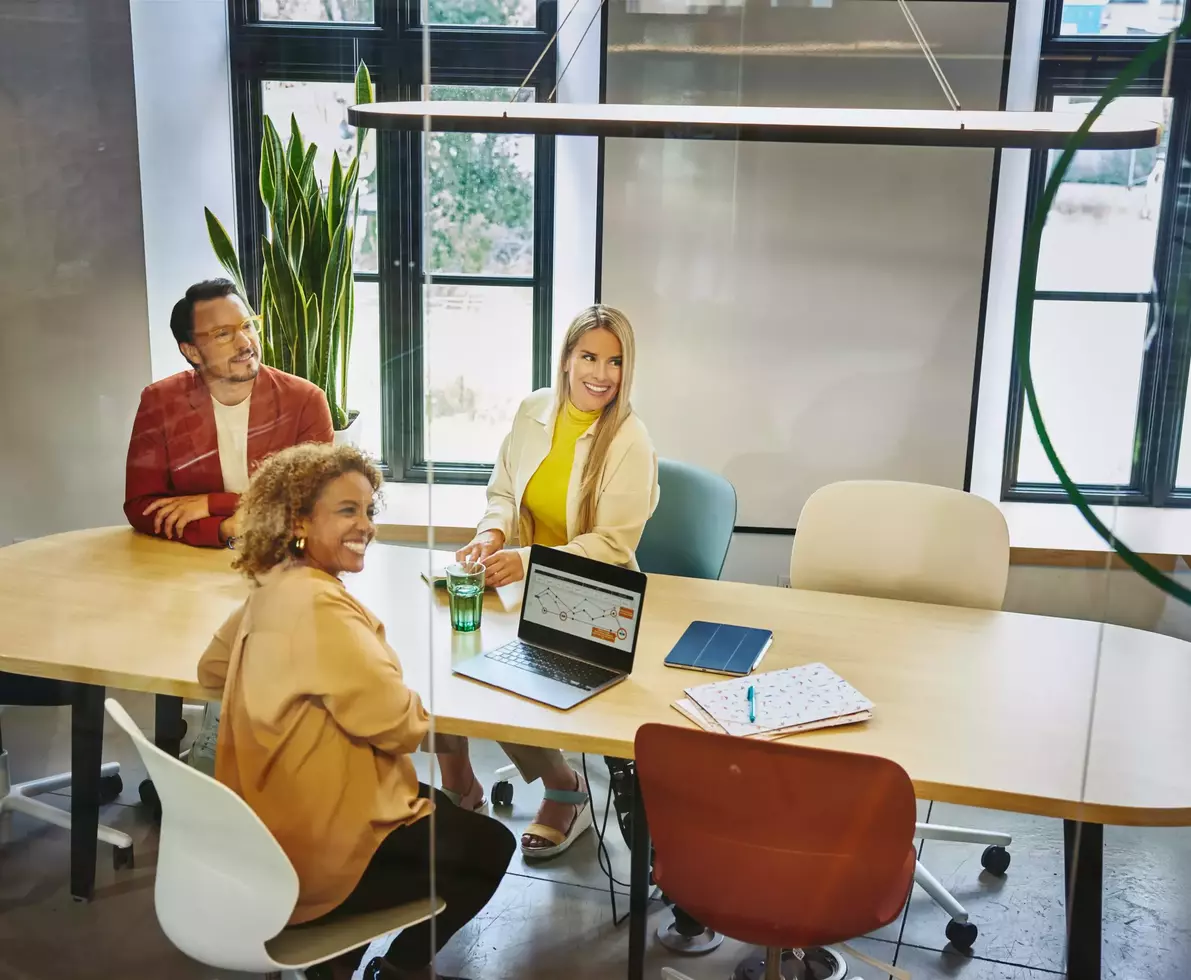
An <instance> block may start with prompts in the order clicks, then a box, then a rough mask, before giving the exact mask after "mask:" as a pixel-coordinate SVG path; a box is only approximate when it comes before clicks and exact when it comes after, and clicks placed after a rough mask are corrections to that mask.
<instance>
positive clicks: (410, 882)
mask: <svg viewBox="0 0 1191 980" xmlns="http://www.w3.org/2000/svg"><path fill="white" fill-rule="evenodd" d="M418 795H419V796H421V797H425V798H431V797H430V788H429V787H428V786H426V785H425V784H424V783H419V784H418ZM433 800H434V804H435V806H434V813H433V815H432V816H430V817H425V818H423V819H422V820H418V821H417V822H415V823H412V824H409V825H407V826H405V827H400V828H398V829H397V830H394V831H393V832H392V833H391V834H389V836H388V837H386V838H385V839H384V841H382V842H381V845H380V847H379V848H377V851H376V854H374V855H373V857H372V860H371V861H370V862H369V864H368V867H367V868H366V869H365V871H364V876H363V877H362V878H361V879H360V883H359V884H358V885H356V887H355V890H354V891H353V892H352V893H351V894H350V895H349V896H348V897H347V899H346V900H345V901H344V903H343V904H342V905H340V906H339V907H338V908H336V909H335V910H334V911H333V912H331V913H329V916H327V917H324V918H323V919H320V920H316V921H320V922H325V921H326V918H328V917H330V916H337V915H355V914H358V913H361V912H372V911H375V910H378V909H385V908H391V907H392V906H394V905H401V904H403V903H405V902H413V901H416V900H417V899H419V898H426V897H427V896H429V895H430V863H431V860H433V862H434V872H435V877H434V890H435V894H437V895H439V896H441V897H442V899H443V900H444V901H445V902H446V903H447V907H446V908H445V909H444V910H443V911H442V912H441V913H440V914H439V915H437V916H435V918H434V919H433V920H428V921H426V922H423V923H421V924H419V925H416V926H411V927H410V928H408V929H405V930H403V931H402V932H401V933H400V934H398V936H397V938H396V939H394V940H393V943H392V945H391V946H389V951H388V953H386V954H385V959H386V960H388V961H389V962H390V963H392V964H393V965H394V966H396V967H400V968H401V969H404V970H417V969H420V968H422V967H425V966H427V965H428V964H429V963H430V962H431V961H432V960H433V959H434V954H435V953H437V952H438V951H439V950H440V949H442V948H443V947H444V946H445V945H446V944H447V942H448V941H449V940H450V938H451V937H452V936H453V935H455V933H457V932H458V931H459V930H460V929H461V928H462V927H463V926H464V925H466V924H467V923H468V922H470V921H471V920H472V919H474V918H475V917H476V915H478V914H479V912H480V910H481V909H482V908H483V907H484V906H485V905H487V904H488V901H489V899H491V898H492V896H493V895H494V894H495V892H496V889H497V888H498V887H499V886H500V880H501V878H503V877H504V873H505V871H506V870H507V869H508V866H509V862H510V861H511V860H512V859H513V851H514V849H515V848H516V846H517V842H516V839H515V838H514V837H513V835H512V834H511V833H510V832H509V830H508V829H507V828H506V827H505V826H504V825H503V824H501V823H499V822H498V821H496V820H493V819H492V818H491V817H486V816H484V815H483V814H482V813H473V812H471V811H468V810H464V809H462V808H461V807H457V806H455V804H453V803H452V802H451V801H450V800H448V799H447V798H446V797H445V796H443V794H442V793H440V792H438V791H437V790H435V791H434V796H433ZM431 821H433V822H434V854H433V856H432V855H431V850H430V837H431V830H430V828H431ZM431 922H433V936H434V940H433V944H432V943H431V929H432V926H431Z"/></svg>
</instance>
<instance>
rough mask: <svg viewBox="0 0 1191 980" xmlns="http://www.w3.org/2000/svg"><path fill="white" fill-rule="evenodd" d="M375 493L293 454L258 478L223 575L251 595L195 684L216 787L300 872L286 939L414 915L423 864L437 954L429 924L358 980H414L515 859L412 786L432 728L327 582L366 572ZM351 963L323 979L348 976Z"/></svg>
mask: <svg viewBox="0 0 1191 980" xmlns="http://www.w3.org/2000/svg"><path fill="white" fill-rule="evenodd" d="M380 484H381V474H380V472H379V470H377V468H376V466H375V465H373V463H372V462H371V461H370V460H369V459H368V458H367V457H366V456H364V455H363V454H361V453H360V452H359V451H358V450H356V449H354V448H352V447H350V446H332V445H316V444H313V443H311V444H306V445H301V446H295V447H293V448H291V449H286V450H283V451H282V452H280V453H278V454H277V455H275V456H273V457H271V458H269V459H268V460H266V461H265V462H264V463H263V464H262V465H261V466H260V468H259V469H258V470H257V471H256V473H255V474H254V475H253V477H252V481H251V483H250V484H249V486H248V490H247V491H246V492H245V494H244V495H243V497H242V498H241V501H240V512H239V530H240V535H239V537H238V540H237V551H238V554H237V557H236V559H235V562H234V565H235V567H237V568H239V569H240V570H241V571H242V572H244V573H245V574H246V575H247V576H248V577H249V578H250V579H252V581H253V583H254V585H255V588H254V589H253V591H252V593H251V595H250V596H249V597H248V599H247V601H245V603H244V604H243V606H241V607H240V608H239V609H238V610H237V611H236V612H234V613H233V614H232V615H231V616H230V617H229V618H228V620H227V622H226V623H224V624H223V626H222V627H220V629H219V631H218V632H217V633H216V635H215V638H214V639H213V640H212V641H211V645H210V646H209V647H208V648H207V650H206V652H205V653H204V654H203V657H202V660H201V661H200V662H199V682H200V683H201V684H202V685H203V687H205V688H207V689H209V690H212V691H219V692H221V693H222V697H223V716H222V719H221V723H220V726H219V741H218V747H217V751H216V756H215V776H216V778H217V779H218V780H219V781H220V782H221V783H223V784H225V785H226V786H228V787H229V788H230V789H232V790H233V791H234V792H235V793H236V794H237V795H239V796H240V797H242V798H243V799H244V800H245V802H247V803H248V805H249V806H250V807H252V809H253V811H254V812H255V813H256V814H257V816H259V817H260V818H261V820H262V821H263V822H264V824H265V826H267V827H268V828H269V830H270V831H271V832H272V834H273V836H274V837H276V838H277V841H278V843H279V844H280V845H281V847H282V849H283V850H284V851H285V853H286V854H287V855H288V856H289V859H290V861H291V862H292V863H293V865H294V868H295V870H296V871H297V873H298V882H299V889H298V903H297V906H296V908H295V909H294V914H293V916H292V918H291V919H290V922H291V924H300V923H305V922H311V921H313V920H316V919H321V918H322V917H323V916H327V915H334V914H336V913H341V914H355V913H360V912H365V911H371V910H376V909H383V908H388V907H391V906H394V905H399V904H402V903H404V902H409V901H414V900H416V899H419V898H425V897H427V896H428V895H429V894H430V881H429V877H430V866H431V862H432V861H433V864H434V867H435V872H436V883H435V885H436V891H437V893H438V894H439V895H441V896H442V897H443V899H444V900H445V901H446V903H447V907H446V909H445V910H444V911H443V912H442V913H441V914H440V915H439V916H438V917H437V921H436V923H435V928H434V930H433V935H434V939H435V946H434V947H433V948H432V947H431V935H432V931H431V926H430V923H429V922H424V923H422V924H420V925H417V926H413V927H411V928H409V929H406V930H405V931H403V932H402V933H401V934H400V935H399V936H398V937H397V938H396V939H395V940H394V941H393V943H392V945H391V946H390V947H389V950H388V952H387V953H386V954H385V956H384V958H383V960H382V959H377V960H373V961H372V963H370V964H369V966H368V973H367V975H368V976H369V977H376V978H379V977H390V976H391V977H402V978H419V977H423V976H425V977H430V976H432V975H433V973H432V969H431V966H430V964H431V961H432V960H433V956H434V954H435V953H436V952H437V951H438V949H441V948H442V946H443V945H444V944H445V943H446V942H447V940H448V939H450V938H451V936H452V935H454V933H455V932H457V931H458V930H459V928H460V927H461V926H463V925H464V924H465V923H467V922H468V921H470V920H471V919H472V918H473V917H474V916H475V915H476V914H477V913H478V912H479V911H480V910H481V909H482V908H483V907H484V906H485V905H486V904H487V903H488V900H489V899H490V898H491V897H492V895H493V893H494V892H495V891H496V889H497V887H498V885H499V884H500V880H501V878H502V876H503V875H504V872H505V869H506V868H507V867H508V865H509V861H510V860H511V859H512V856H513V849H514V846H515V843H514V840H513V837H512V835H511V834H510V833H509V831H508V830H506V829H505V828H504V827H502V826H501V825H500V824H499V823H497V822H496V821H495V820H492V819H490V818H488V817H486V816H483V815H482V814H478V813H474V812H470V811H466V810H462V809H460V808H458V807H456V806H453V805H452V804H451V803H450V802H448V801H447V800H446V798H445V797H443V796H442V795H441V794H437V793H436V794H435V797H436V798H435V799H434V800H433V802H432V800H431V793H430V790H429V788H428V787H427V786H426V785H425V784H421V783H419V782H418V779H417V776H416V775H415V773H414V767H413V764H412V762H411V760H410V753H411V752H414V751H415V750H416V749H417V748H418V746H419V745H420V744H421V742H422V739H423V736H425V735H426V732H427V730H428V728H429V716H428V715H427V713H426V710H425V708H423V706H422V702H421V699H420V698H419V697H418V695H417V693H416V692H414V691H411V690H410V689H409V688H408V687H406V686H405V683H404V681H403V679H402V672H401V665H400V663H399V662H398V659H397V655H396V654H395V653H394V652H393V650H392V648H391V647H390V646H389V645H388V643H386V642H385V629H384V626H382V625H381V623H380V621H379V620H378V619H377V618H376V616H374V615H373V614H372V613H371V612H370V611H369V610H368V609H366V608H365V607H364V606H363V605H361V604H360V603H359V602H358V601H357V600H356V599H354V598H353V597H352V596H351V594H350V593H348V591H347V589H346V588H345V587H344V585H343V582H342V581H341V580H340V577H341V576H342V574H343V573H344V572H359V571H362V570H363V568H364V556H365V553H366V551H367V549H368V545H369V544H370V543H371V542H372V539H373V537H374V535H375V533H376V527H375V525H374V524H373V514H374V498H375V495H376V492H377V490H378V489H379V488H380ZM432 812H433V813H434V814H435V818H434V820H435V827H434V834H433V836H432V834H431V827H430V824H431V821H430V820H429V819H428V818H429V817H430V814H431V813H432ZM432 840H433V841H434V852H433V854H432V852H431V841H432ZM359 959H360V957H359V954H358V953H356V954H354V955H352V956H350V957H344V958H343V961H342V962H336V963H334V964H332V965H331V967H330V968H329V970H328V972H327V973H326V974H324V975H330V976H335V977H338V976H345V977H346V976H350V975H351V972H352V970H354V968H355V966H356V965H357V964H358V962H359ZM308 972H309V971H308Z"/></svg>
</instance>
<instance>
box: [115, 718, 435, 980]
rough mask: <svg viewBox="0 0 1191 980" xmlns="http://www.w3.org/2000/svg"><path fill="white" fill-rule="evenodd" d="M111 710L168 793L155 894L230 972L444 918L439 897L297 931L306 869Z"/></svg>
mask: <svg viewBox="0 0 1191 980" xmlns="http://www.w3.org/2000/svg"><path fill="white" fill-rule="evenodd" d="M106 706H107V711H108V714H110V715H111V716H112V718H114V719H115V721H116V723H117V724H118V725H119V726H120V727H121V728H123V729H124V731H125V732H127V733H128V736H129V738H131V739H132V741H133V743H134V744H135V745H136V749H137V752H139V753H140V756H141V759H142V760H143V761H144V763H145V768H146V769H148V770H149V776H150V778H152V780H153V784H154V785H155V786H156V788H157V793H158V796H159V797H160V799H161V808H162V819H161V839H160V843H159V845H158V851H157V880H156V882H155V886H154V900H155V903H156V906H157V919H158V921H159V922H160V923H161V928H162V929H163V930H164V931H165V934H166V936H168V937H169V940H170V942H172V943H173V944H174V945H175V946H177V947H178V949H180V950H181V951H182V952H183V953H185V954H186V955H187V956H189V957H191V958H192V959H195V960H198V961H199V962H200V963H204V964H206V965H207V966H211V967H215V968H217V969H221V970H243V971H246V972H256V973H281V974H282V976H283V977H287V978H293V980H300V978H301V977H302V976H303V975H304V974H303V971H304V970H305V969H306V968H307V967H310V966H314V965H315V964H318V963H324V962H326V961H327V960H330V959H333V958H334V957H336V956H338V955H339V954H340V953H345V952H347V951H348V950H351V949H356V948H359V947H363V946H366V945H368V943H370V942H371V941H372V940H374V939H377V938H378V937H380V936H384V935H386V934H388V933H391V932H396V931H398V930H400V929H404V928H406V927H408V926H412V925H417V924H418V923H419V922H424V921H425V920H427V919H429V918H430V917H431V916H434V915H437V914H438V913H439V912H441V911H442V910H443V909H444V908H446V903H445V902H444V901H443V900H442V899H441V898H438V899H434V900H431V899H429V898H427V899H424V900H421V901H417V902H411V903H409V904H407V905H400V906H396V907H394V908H391V909H384V910H382V911H379V912H372V913H368V914H366V915H357V916H351V917H343V918H338V917H337V918H336V919H335V920H333V921H332V922H330V923H328V924H327V925H307V926H303V927H301V928H300V929H287V928H286V923H287V922H288V921H289V918H290V916H291V915H292V914H293V911H294V905H295V904H296V903H297V900H298V875H297V872H295V871H294V867H293V865H292V864H291V863H290V860H289V858H288V857H286V855H285V852H284V851H283V850H282V849H281V845H280V844H278V843H277V840H276V839H275V838H274V837H273V835H272V834H271V833H270V832H269V829H268V828H267V827H266V826H265V825H264V824H263V823H261V821H260V818H259V817H257V815H256V814H255V813H253V812H252V810H251V809H250V808H249V806H248V804H247V803H245V802H244V801H243V800H242V799H240V797H238V796H237V795H236V794H235V793H233V792H232V791H231V790H230V789H228V788H227V787H226V786H223V785H222V784H220V783H217V782H216V781H215V780H214V779H211V778H210V777H209V776H205V775H203V773H201V772H199V771H198V770H197V769H194V768H192V767H190V766H188V765H186V764H185V763H184V762H181V761H179V760H178V759H174V758H171V757H170V756H169V755H167V754H166V753H165V752H162V751H161V749H159V748H157V747H156V746H155V745H153V743H152V742H150V741H149V740H148V739H147V738H145V736H144V735H143V734H142V732H141V730H140V729H139V728H138V727H137V725H136V723H135V722H133V720H132V719H131V718H130V717H129V715H128V713H127V712H126V711H125V710H124V709H123V708H122V707H121V706H120V705H119V704H118V703H117V702H116V701H113V700H111V699H110V698H109V699H108V700H107V702H106Z"/></svg>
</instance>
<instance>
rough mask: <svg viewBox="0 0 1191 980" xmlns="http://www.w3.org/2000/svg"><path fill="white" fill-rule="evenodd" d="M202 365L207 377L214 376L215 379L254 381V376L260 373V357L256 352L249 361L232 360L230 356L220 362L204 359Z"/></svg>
mask: <svg viewBox="0 0 1191 980" xmlns="http://www.w3.org/2000/svg"><path fill="white" fill-rule="evenodd" d="M203 367H204V369H205V370H206V373H207V375H208V377H211V378H214V379H215V380H217V381H233V382H234V381H243V382H248V381H254V380H255V379H256V376H257V375H258V374H260V369H261V359H260V355H259V354H257V355H256V356H255V357H254V358H253V359H252V360H250V361H240V362H238V363H236V362H233V361H232V360H231V359H230V358H226V359H224V360H222V361H221V362H220V363H218V364H217V365H216V364H212V363H211V362H210V361H204V362H203Z"/></svg>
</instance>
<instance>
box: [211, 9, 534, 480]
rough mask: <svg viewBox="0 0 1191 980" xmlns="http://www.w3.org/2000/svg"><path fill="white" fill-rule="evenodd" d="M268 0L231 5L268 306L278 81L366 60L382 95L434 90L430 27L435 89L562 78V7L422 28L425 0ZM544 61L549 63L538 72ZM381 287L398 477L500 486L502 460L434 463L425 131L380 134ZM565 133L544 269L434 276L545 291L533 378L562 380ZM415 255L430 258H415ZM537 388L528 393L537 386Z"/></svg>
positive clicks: (243, 154)
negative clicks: (492, 478) (559, 279)
mask: <svg viewBox="0 0 1191 980" xmlns="http://www.w3.org/2000/svg"><path fill="white" fill-rule="evenodd" d="M259 9H260V7H259V0H228V40H229V47H230V54H231V89H232V127H233V148H234V158H235V162H234V165H235V195H236V212H237V222H236V232H235V237H236V244H237V250H238V253H239V255H240V259H241V266H242V270H243V273H244V276H245V281H246V283H247V285H248V288H249V292H250V296H249V301H250V302H251V303H253V304H254V305H256V304H258V303H259V300H260V297H259V295H257V293H258V292H259V283H260V266H261V256H260V248H259V245H258V243H259V241H260V239H261V236H262V235H263V234H264V232H265V230H266V228H267V224H266V216H265V208H264V205H263V204H262V203H261V201H260V194H259V191H258V186H257V183H258V175H259V172H260V144H261V137H262V135H263V128H264V127H263V115H262V113H263V109H262V98H261V89H262V84H263V83H264V82H265V81H275V80H276V81H309V82H351V81H352V80H353V79H354V77H355V71H356V65H357V64H358V62H359V61H363V62H364V63H365V64H367V65H368V69H369V71H370V72H371V73H372V79H373V83H374V84H375V86H376V91H377V98H378V100H385V101H400V100H414V99H418V98H420V97H421V95H420V93H421V91H422V85H423V83H424V81H426V80H424V79H423V77H422V67H423V66H422V36H423V33H424V31H425V30H428V31H429V34H430V58H431V63H430V79H429V84H435V85H437V84H468V85H518V84H520V83H521V81H522V80H523V79H524V78H526V76H527V75H529V80H528V82H527V87H531V88H533V89H534V90H535V98H537V99H539V100H544V99H545V98H546V97H547V96H548V95H549V93H550V92H551V91H552V89H553V87H554V79H555V71H556V64H557V62H556V56H555V46H554V45H551V46H550V49H549V50H548V51H547V52H546V54H545V55H544V56H542V51H543V49H544V48H545V47H546V45H547V44H548V42H549V40H550V38H551V37H552V36H553V34H554V30H555V17H556V9H557V8H556V5H555V4H554V3H552V2H541V3H539V4H538V5H537V26H536V27H534V28H527V27H496V26H493V27H489V26H484V27H470V26H464V25H442V26H440V25H431V26H430V27H429V28H423V27H422V25H421V24H420V23H419V11H420V4H419V2H418V0H399V2H395V3H394V2H389V0H376V3H375V12H376V21H375V23H372V24H358V23H325V22H319V23H305V22H292V23H291V22H282V21H261V20H260V19H259ZM539 56H542V57H541V61H540V63H539V64H538V65H537V67H536V68H534V69H533V73H532V75H531V74H530V69H531V68H533V66H534V64H535V62H537V61H538V58H539ZM376 140H377V143H376V154H377V253H378V254H377V270H378V271H377V272H375V273H369V272H356V273H355V276H354V278H355V281H356V282H357V283H359V282H372V283H377V286H378V290H379V294H380V296H379V315H380V359H381V372H380V373H381V405H382V409H381V414H382V419H381V431H382V454H383V464H382V470H383V472H384V475H385V478H386V479H387V480H392V481H399V482H415V483H416V482H426V481H427V480H428V479H429V478H430V476H431V473H433V478H434V480H435V481H437V482H443V483H470V484H476V483H486V482H487V481H488V478H489V475H490V474H491V471H492V465H491V464H481V463H464V462H454V461H433V460H427V459H426V458H425V454H424V452H423V446H424V439H423V434H424V426H425V424H426V417H425V411H424V406H425V397H424V391H423V374H424V364H423V360H422V352H423V350H424V347H423V342H422V341H423V325H424V316H423V309H422V287H423V285H424V284H425V282H426V277H424V275H423V270H422V259H421V256H422V222H423V213H422V207H423V201H422V160H421V157H422V134H421V133H400V132H389V131H377V133H376ZM554 153H555V148H554V138H553V137H550V136H535V137H534V266H533V273H532V275H530V276H527V277H505V276H455V275H452V276H437V275H435V276H432V277H431V280H432V281H433V282H434V283H443V284H452V283H467V284H473V285H489V284H494V285H502V286H522V287H524V286H530V287H532V288H533V325H532V337H533V352H532V379H531V387H532V388H538V387H543V386H546V385H549V384H550V380H551V378H550V376H551V343H552V324H551V311H552V285H553V251H554V249H553V235H554ZM408 256H418V257H419V258H418V259H416V260H414V261H413V262H412V263H411V261H410V260H409V259H408ZM528 393H529V392H528V391H527V392H526V394H528Z"/></svg>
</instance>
